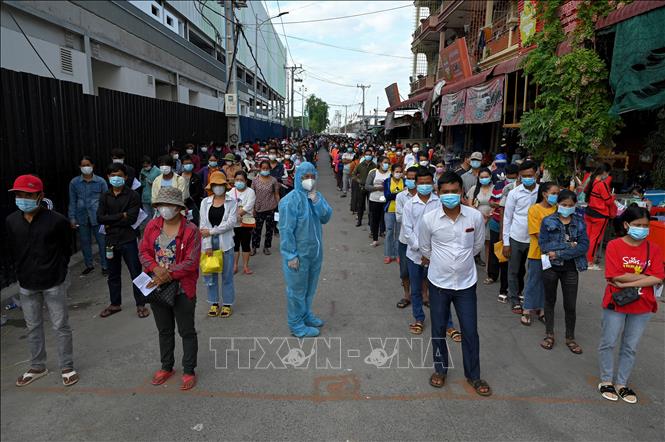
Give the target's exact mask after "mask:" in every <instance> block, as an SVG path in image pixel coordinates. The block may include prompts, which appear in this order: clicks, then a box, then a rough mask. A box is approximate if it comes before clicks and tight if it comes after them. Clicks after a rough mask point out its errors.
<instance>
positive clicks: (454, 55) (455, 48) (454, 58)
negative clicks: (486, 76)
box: [439, 38, 471, 84]
mask: <svg viewBox="0 0 665 442" xmlns="http://www.w3.org/2000/svg"><path fill="white" fill-rule="evenodd" d="M439 69H440V71H441V75H440V78H442V79H444V80H446V82H447V83H448V84H451V83H454V82H456V81H459V80H463V79H465V78H468V77H470V76H471V61H470V60H469V51H468V49H467V47H466V39H465V38H458V39H457V40H455V41H454V42H453V43H452V44H451V45H450V46H446V47H445V48H443V49H441V51H440V52H439Z"/></svg>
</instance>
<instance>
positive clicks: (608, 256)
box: [598, 205, 665, 404]
mask: <svg viewBox="0 0 665 442" xmlns="http://www.w3.org/2000/svg"><path fill="white" fill-rule="evenodd" d="M622 221H623V227H624V229H626V231H627V233H626V235H625V236H623V237H621V238H617V239H614V240H612V241H610V242H609V243H608V244H607V251H606V252H605V278H606V279H607V287H606V288H605V296H604V297H603V319H602V332H601V337H600V345H599V347H598V359H599V364H600V384H599V385H598V389H599V390H600V393H601V394H602V396H603V397H604V398H605V399H608V400H611V401H616V400H618V398H619V397H620V398H621V399H623V400H624V401H626V402H628V403H631V404H634V403H636V402H637V396H636V394H635V392H634V391H633V390H631V389H630V388H628V387H627V383H628V377H629V376H630V372H631V370H632V369H633V365H634V364H635V352H636V350H637V345H638V344H639V342H640V338H641V337H642V333H643V332H644V329H645V328H646V326H647V323H648V322H649V319H650V318H651V316H653V313H655V312H656V311H657V310H658V305H657V303H656V298H655V294H656V292H662V283H663V278H665V271H664V270H663V254H662V251H661V250H660V247H658V245H657V244H655V243H653V242H651V241H649V240H647V239H646V237H647V236H648V235H649V212H648V211H647V210H646V209H645V208H642V207H638V206H637V205H631V206H630V207H628V208H627V209H626V211H625V212H624V214H623V216H622ZM627 288H636V289H637V299H636V300H634V301H632V302H630V303H626V304H624V305H618V304H617V302H616V301H615V299H614V298H613V295H614V294H615V293H617V292H619V291H621V290H623V289H627ZM659 296H660V294H659ZM622 331H623V333H622ZM619 335H621V348H620V350H619V361H618V364H617V367H616V368H617V369H616V375H615V370H614V347H615V346H616V343H617V341H618V338H619Z"/></svg>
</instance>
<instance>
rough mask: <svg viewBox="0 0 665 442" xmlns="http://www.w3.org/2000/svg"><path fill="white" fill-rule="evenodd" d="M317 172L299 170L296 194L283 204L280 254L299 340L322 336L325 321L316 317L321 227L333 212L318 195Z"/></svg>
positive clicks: (291, 319)
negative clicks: (313, 301) (320, 328)
mask: <svg viewBox="0 0 665 442" xmlns="http://www.w3.org/2000/svg"><path fill="white" fill-rule="evenodd" d="M316 177H317V172H316V168H315V167H314V165H313V164H312V163H310V162H303V163H302V164H300V166H298V167H297V168H296V176H295V179H294V183H293V184H294V190H293V191H292V192H290V193H289V194H288V195H286V196H285V197H284V198H282V200H281V201H280V202H279V250H280V252H281V254H282V271H283V272H284V280H285V281H286V299H287V318H288V323H289V328H290V329H291V333H292V334H293V335H294V336H296V337H299V338H302V337H306V336H318V335H319V329H318V328H317V327H321V326H323V320H321V319H320V318H318V317H316V316H315V315H314V313H312V300H313V299H314V294H315V293H316V286H317V284H318V283H319V274H320V273H321V262H322V261H323V237H322V229H321V225H322V224H326V223H327V222H328V221H330V217H331V216H332V212H333V211H332V208H331V207H330V206H329V205H328V203H327V202H326V200H325V199H324V198H323V195H321V192H317V191H316Z"/></svg>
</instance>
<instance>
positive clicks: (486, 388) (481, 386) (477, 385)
mask: <svg viewBox="0 0 665 442" xmlns="http://www.w3.org/2000/svg"><path fill="white" fill-rule="evenodd" d="M466 381H467V382H468V383H469V385H471V386H472V387H473V389H474V390H476V393H478V394H479V395H481V396H491V395H492V389H491V388H490V385H489V384H488V383H487V382H485V381H484V380H482V379H476V380H475V381H472V380H471V379H467V380H466Z"/></svg>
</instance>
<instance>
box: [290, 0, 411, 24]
mask: <svg viewBox="0 0 665 442" xmlns="http://www.w3.org/2000/svg"><path fill="white" fill-rule="evenodd" d="M277 3H279V2H277ZM411 6H413V4H412V3H409V4H408V5H404V6H396V7H394V8H388V9H379V10H378V11H370V12H361V13H359V14H352V15H343V16H340V17H328V18H319V19H314V20H300V21H286V22H285V21H283V22H282V23H283V24H285V25H295V24H300V23H318V22H322V21H331V20H342V19H345V18H354V17H362V16H363V15H372V14H379V13H381V12H387V11H394V10H396V9H404V8H410V7H411ZM277 7H278V8H279V6H277Z"/></svg>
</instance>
